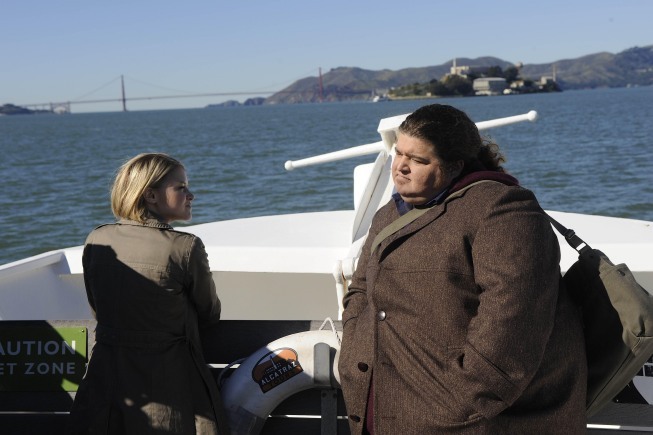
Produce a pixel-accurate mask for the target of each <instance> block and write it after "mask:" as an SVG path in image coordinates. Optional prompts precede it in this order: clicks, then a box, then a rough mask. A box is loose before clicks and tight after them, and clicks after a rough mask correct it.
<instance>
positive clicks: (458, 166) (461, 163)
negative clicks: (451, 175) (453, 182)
mask: <svg viewBox="0 0 653 435" xmlns="http://www.w3.org/2000/svg"><path fill="white" fill-rule="evenodd" d="M464 167H465V161H464V160H458V161H457V162H456V163H455V165H454V172H455V174H456V177H457V176H459V175H460V173H461V172H462V171H463V168H464Z"/></svg>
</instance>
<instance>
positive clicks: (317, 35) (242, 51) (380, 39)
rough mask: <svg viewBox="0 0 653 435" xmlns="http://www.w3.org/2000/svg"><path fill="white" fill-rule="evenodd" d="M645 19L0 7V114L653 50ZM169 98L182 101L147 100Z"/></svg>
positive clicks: (140, 3) (308, 9)
mask: <svg viewBox="0 0 653 435" xmlns="http://www.w3.org/2000/svg"><path fill="white" fill-rule="evenodd" d="M651 17H653V1H651V0H619V1H616V0H565V1H561V0H547V1H540V2H535V1H528V0H527V1H508V0H493V1H488V0H485V1H480V0H457V1H437V0H417V1H409V0H403V1H388V0H374V1H368V0H360V1H357V0H346V1H345V0H329V1H319V2H318V1H310V0H304V1H296V0H279V1H271V0H266V1H263V0H249V1H237V0H236V1H234V0H230V1H223V0H185V1H168V0H156V1H155V0H111V1H96V0H59V1H52V0H19V1H9V0H7V1H3V3H2V5H1V6H0V29H2V36H0V54H1V57H0V105H2V104H8V103H11V104H16V105H19V106H28V105H33V104H49V103H59V102H68V101H70V102H72V104H71V110H72V112H73V113H82V112H107V111H120V110H122V103H121V102H120V101H119V99H120V97H121V77H123V80H124V86H125V93H126V96H127V98H128V99H129V98H148V99H144V100H133V101H128V102H127V106H128V109H129V110H158V109H174V108H195V107H204V106H206V105H208V104H215V103H220V102H223V101H226V100H232V99H233V100H238V101H241V102H242V101H244V100H245V99H246V98H250V97H254V96H264V97H265V96H269V95H270V93H269V92H274V91H279V90H281V89H283V88H285V87H286V86H289V85H290V84H292V83H293V82H295V81H296V80H299V79H301V78H305V77H309V76H315V77H317V76H318V74H319V71H320V69H321V71H322V73H323V74H324V73H326V72H328V71H329V70H330V69H332V68H337V67H341V66H346V67H360V68H363V69H369V70H382V69H390V70H399V69H403V68H411V67H424V66H433V65H441V64H443V63H445V62H450V61H451V60H452V59H454V58H457V57H467V58H476V57H481V56H494V57H497V58H500V59H503V60H506V61H509V62H515V63H517V62H523V63H524V64H541V63H550V62H554V61H557V60H561V59H573V58H577V57H581V56H584V55H588V54H594V53H599V52H609V53H614V54H616V53H619V52H621V51H623V50H625V49H628V48H632V47H635V46H639V47H642V46H647V45H653V31H652V30H651ZM196 94H220V95H212V96H208V97H193V98H190V97H187V96H188V95H196ZM170 95H176V96H183V98H174V99H171V98H154V99H150V98H152V97H167V96H170ZM104 99H109V100H116V101H109V102H104V103H82V101H89V100H90V101H96V100H104Z"/></svg>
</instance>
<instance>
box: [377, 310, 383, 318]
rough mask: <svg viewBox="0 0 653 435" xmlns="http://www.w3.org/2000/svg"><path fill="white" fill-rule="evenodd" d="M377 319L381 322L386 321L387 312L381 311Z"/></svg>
mask: <svg viewBox="0 0 653 435" xmlns="http://www.w3.org/2000/svg"><path fill="white" fill-rule="evenodd" d="M376 318H377V319H379V320H385V311H383V310H381V311H379V312H378V313H376Z"/></svg>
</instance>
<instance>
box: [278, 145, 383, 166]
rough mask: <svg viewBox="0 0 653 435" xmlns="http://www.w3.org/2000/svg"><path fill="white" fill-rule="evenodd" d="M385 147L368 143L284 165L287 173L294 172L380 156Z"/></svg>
mask: <svg viewBox="0 0 653 435" xmlns="http://www.w3.org/2000/svg"><path fill="white" fill-rule="evenodd" d="M384 149H385V147H384V146H383V142H382V141H381V142H374V143H368V144H366V145H359V146H356V147H352V148H347V149H344V150H340V151H334V152H332V153H327V154H321V155H319V156H315V157H307V158H305V159H301V160H294V161H293V160H288V161H287V162H286V164H285V165H284V166H285V168H286V170H287V171H292V170H293V169H295V168H302V167H304V166H311V165H317V164H319V163H327V162H334V161H336V160H344V159H349V158H352V157H360V156H366V155H368V154H378V153H380V152H381V151H383V150H384Z"/></svg>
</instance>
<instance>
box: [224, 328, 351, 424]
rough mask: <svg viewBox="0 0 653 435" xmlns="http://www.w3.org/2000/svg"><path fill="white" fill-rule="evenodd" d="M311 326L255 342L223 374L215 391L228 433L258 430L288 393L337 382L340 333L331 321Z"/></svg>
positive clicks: (327, 385)
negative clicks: (312, 328) (249, 351)
mask: <svg viewBox="0 0 653 435" xmlns="http://www.w3.org/2000/svg"><path fill="white" fill-rule="evenodd" d="M328 321H330V319H327V320H325V322H324V323H323V324H322V326H321V327H320V330H317V331H306V332H300V333H297V334H292V335H287V336H285V337H282V338H280V339H278V340H275V341H273V342H271V343H269V344H268V345H266V346H264V347H262V348H260V349H259V350H257V351H256V352H254V353H253V354H252V355H250V356H249V357H247V358H246V359H245V360H243V361H242V362H241V363H240V366H239V367H238V368H237V369H235V370H234V371H233V373H232V374H231V375H230V376H229V377H227V378H225V379H224V381H223V382H222V385H221V388H220V395H221V396H222V401H223V404H224V407H225V410H226V411H227V415H228V418H229V425H230V427H231V431H232V434H238V435H241V434H242V435H253V434H258V433H260V431H261V429H262V428H263V425H264V424H265V421H266V419H267V418H268V416H269V415H270V413H271V412H272V411H273V410H274V409H275V408H276V407H277V405H279V404H280V403H281V402H283V401H284V400H285V399H287V398H288V397H290V396H292V395H293V394H295V393H298V392H300V391H304V390H307V389H310V388H315V387H326V388H328V387H332V388H335V387H337V386H339V384H340V377H339V374H338V370H337V359H338V356H339V355H338V354H339V351H340V337H339V336H338V333H337V331H336V330H335V328H334V327H333V322H331V330H328V329H327V330H325V329H322V328H324V326H325V324H326V323H327V322H328Z"/></svg>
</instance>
